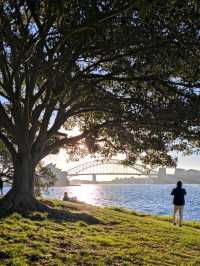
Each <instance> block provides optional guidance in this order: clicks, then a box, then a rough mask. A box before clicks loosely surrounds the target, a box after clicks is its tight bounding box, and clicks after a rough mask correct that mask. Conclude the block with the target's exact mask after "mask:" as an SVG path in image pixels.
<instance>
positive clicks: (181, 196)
mask: <svg viewBox="0 0 200 266" xmlns="http://www.w3.org/2000/svg"><path fill="white" fill-rule="evenodd" d="M171 195H172V196H174V199H173V204H174V214H173V224H174V225H176V214H177V212H178V214H179V226H182V221H183V208H184V205H185V195H186V190H185V189H184V188H182V182H181V181H178V182H177V186H176V188H174V189H173V190H172V192H171Z"/></svg>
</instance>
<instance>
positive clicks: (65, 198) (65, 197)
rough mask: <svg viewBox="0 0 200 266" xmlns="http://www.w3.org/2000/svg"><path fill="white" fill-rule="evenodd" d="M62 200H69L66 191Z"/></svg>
mask: <svg viewBox="0 0 200 266" xmlns="http://www.w3.org/2000/svg"><path fill="white" fill-rule="evenodd" d="M63 200H64V201H68V200H69V197H68V194H67V192H65V193H64V196H63Z"/></svg>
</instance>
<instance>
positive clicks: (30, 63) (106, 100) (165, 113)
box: [0, 0, 200, 210]
mask: <svg viewBox="0 0 200 266" xmlns="http://www.w3.org/2000/svg"><path fill="white" fill-rule="evenodd" d="M199 10H200V9H199V6H198V3H197V1H192V0H191V1H174V0H173V1H157V0H155V1H147V0H143V1H128V0H127V1H121V0H118V1H113V0H112V1H111V0H106V1H99V0H95V1H94V0H87V1H85V0H78V1H77V0H76V1H75V0H72V1H64V0H63V1H60V0H58V1H52V0H40V1H37V0H26V1H25V0H16V1H12V0H3V1H1V3H0V14H1V16H0V95H1V97H0V102H1V103H0V127H1V132H0V139H1V140H2V141H3V142H4V144H5V145H6V147H7V148H8V150H9V152H10V154H11V156H12V160H13V165H14V176H13V180H14V182H13V187H12V189H11V190H10V192H9V193H8V194H7V195H6V197H5V198H4V199H3V200H1V202H0V206H1V207H2V208H6V209H13V210H18V209H21V208H25V209H43V208H44V206H42V205H41V204H40V203H39V202H38V201H36V200H35V199H34V194H33V193H34V172H35V168H36V165H37V164H38V162H39V161H40V160H41V159H42V158H44V157H45V156H47V155H48V154H50V153H52V152H56V151H58V150H59V148H60V147H65V148H66V150H67V152H68V153H69V154H73V155H74V154H77V150H80V149H81V147H83V145H84V143H85V144H86V146H87V147H88V150H89V152H100V153H102V154H104V155H106V156H110V155H112V154H115V153H117V152H120V153H124V154H126V157H127V161H128V162H129V163H134V162H135V160H137V159H140V160H142V161H143V162H144V163H151V164H163V165H174V163H175V162H174V160H173V158H171V156H170V152H171V151H173V150H175V149H176V150H186V149H188V148H189V146H190V145H194V147H198V138H199V120H200V117H199V111H200V105H199V102H200V101H199V90H198V89H199V83H198V80H199V70H200V67H199V56H200V49H199V47H200V46H199V44H200V42H199V32H200V29H199V14H200V11H199ZM73 128H78V130H75V131H72V133H70V132H71V131H70V130H71V129H73Z"/></svg>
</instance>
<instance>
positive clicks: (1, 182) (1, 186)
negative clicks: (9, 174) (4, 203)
mask: <svg viewBox="0 0 200 266" xmlns="http://www.w3.org/2000/svg"><path fill="white" fill-rule="evenodd" d="M0 188H3V180H2V179H1V178H0Z"/></svg>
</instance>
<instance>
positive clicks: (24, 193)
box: [0, 156, 48, 211]
mask: <svg viewBox="0 0 200 266" xmlns="http://www.w3.org/2000/svg"><path fill="white" fill-rule="evenodd" d="M35 167H36V165H35V164H34V162H33V160H32V159H30V158H28V156H24V157H23V159H21V160H20V163H17V164H16V165H14V169H15V173H14V177H13V185H12V188H11V190H10V191H9V192H8V193H7V194H6V196H5V197H4V198H3V199H1V200H0V209H5V210H9V211H33V210H36V211H44V210H47V209H48V207H47V206H45V205H44V204H42V203H40V202H39V201H38V200H36V199H35V197H34V176H35Z"/></svg>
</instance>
